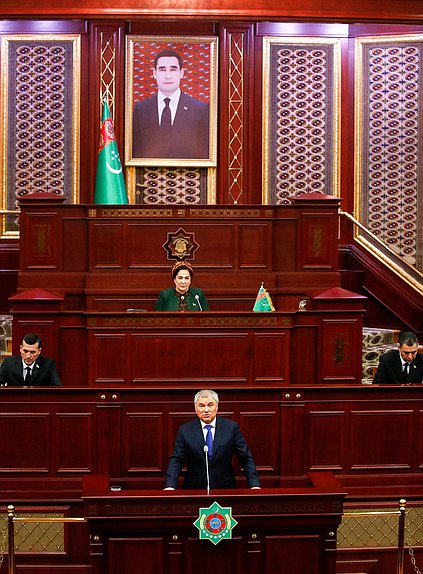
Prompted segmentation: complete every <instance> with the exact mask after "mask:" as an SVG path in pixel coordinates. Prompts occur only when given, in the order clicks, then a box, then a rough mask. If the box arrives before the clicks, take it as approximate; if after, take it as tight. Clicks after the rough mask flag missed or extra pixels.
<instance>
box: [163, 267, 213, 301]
mask: <svg viewBox="0 0 423 574" xmlns="http://www.w3.org/2000/svg"><path fill="white" fill-rule="evenodd" d="M193 275H194V272H193V270H192V267H191V265H190V264H189V263H188V262H187V261H177V262H176V263H175V265H174V266H173V267H172V279H173V282H174V283H175V287H171V288H170V289H165V290H164V291H162V292H161V293H160V295H159V298H158V299H157V301H156V311H208V310H209V304H208V303H207V299H206V298H205V296H204V293H203V292H202V290H201V289H196V288H195V287H191V281H192V277H193Z"/></svg>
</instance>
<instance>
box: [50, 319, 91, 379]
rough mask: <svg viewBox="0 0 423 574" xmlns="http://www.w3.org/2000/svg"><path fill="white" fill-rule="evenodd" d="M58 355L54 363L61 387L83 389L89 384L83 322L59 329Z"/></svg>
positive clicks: (86, 342)
mask: <svg viewBox="0 0 423 574" xmlns="http://www.w3.org/2000/svg"><path fill="white" fill-rule="evenodd" d="M58 338H59V345H60V346H59V355H58V359H57V363H56V367H57V370H58V372H59V375H60V378H61V381H62V384H63V386H65V387H85V386H87V385H88V383H89V380H90V379H89V375H88V372H89V364H90V361H89V360H88V349H89V347H88V331H87V329H86V326H85V321H84V320H81V322H79V324H69V323H65V324H63V322H62V324H61V325H60V327H59V337H58Z"/></svg>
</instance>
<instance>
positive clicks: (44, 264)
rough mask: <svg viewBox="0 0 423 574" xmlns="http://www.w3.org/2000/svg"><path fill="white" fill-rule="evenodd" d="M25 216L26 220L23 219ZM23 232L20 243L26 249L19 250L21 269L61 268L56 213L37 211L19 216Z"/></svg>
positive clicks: (59, 233) (60, 245)
mask: <svg viewBox="0 0 423 574" xmlns="http://www.w3.org/2000/svg"><path fill="white" fill-rule="evenodd" d="M25 217H27V218H28V221H25ZM24 230H25V231H24ZM23 233H26V234H27V235H26V236H25V237H22V235H21V238H22V243H23V244H24V245H26V246H27V247H28V249H26V250H22V251H21V252H20V256H21V270H22V271H27V270H29V269H41V268H42V269H43V271H46V270H55V271H59V270H61V269H62V259H61V256H62V232H61V225H60V222H59V220H58V214H57V213H54V212H50V213H42V211H38V212H34V213H28V214H26V216H24V218H21V234H23Z"/></svg>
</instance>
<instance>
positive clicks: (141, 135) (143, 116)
mask: <svg viewBox="0 0 423 574" xmlns="http://www.w3.org/2000/svg"><path fill="white" fill-rule="evenodd" d="M132 157H134V158H138V157H139V158H150V157H151V158H175V159H208V157H209V104H208V103H206V102H202V101H201V100H197V99H196V98H193V97H191V96H188V95H187V94H184V92H181V96H180V98H179V103H178V108H177V110H176V114H175V118H174V121H173V125H172V126H171V127H170V128H167V129H163V128H161V127H160V125H159V117H158V111H157V94H156V95H154V96H152V97H151V98H148V99H147V100H144V101H142V102H138V103H137V104H136V106H135V108H134V114H133V127H132Z"/></svg>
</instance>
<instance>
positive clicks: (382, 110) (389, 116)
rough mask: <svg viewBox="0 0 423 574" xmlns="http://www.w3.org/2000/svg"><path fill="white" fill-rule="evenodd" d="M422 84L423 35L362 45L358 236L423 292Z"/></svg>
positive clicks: (358, 54) (359, 46) (362, 41)
mask: <svg viewBox="0 0 423 574" xmlns="http://www.w3.org/2000/svg"><path fill="white" fill-rule="evenodd" d="M422 80H423V36H422V35H412V36H411V35H410V36H400V37H398V36H397V37H378V38H361V39H357V40H356V91H355V102H356V138H355V139H356V142H357V147H356V154H355V160H356V162H355V166H356V168H355V197H356V202H355V203H356V205H355V215H356V218H357V219H358V220H359V221H360V222H361V223H362V224H363V225H364V226H365V228H366V229H368V230H369V232H370V233H369V234H367V233H366V232H365V231H364V233H361V232H360V233H359V234H358V236H357V238H358V239H359V240H360V241H361V242H362V243H364V244H365V245H367V246H368V247H369V248H370V249H371V250H373V251H374V252H375V253H376V254H377V255H378V256H380V257H381V258H382V259H384V260H385V261H386V262H388V264H389V265H390V267H391V268H393V269H394V270H395V271H397V272H399V273H400V274H401V275H403V276H404V275H406V276H408V282H409V283H411V284H412V285H416V286H418V285H420V289H421V282H422V279H423V273H422V272H423V227H422V218H423V190H422V181H423V179H422V176H423V153H422V147H421V137H422V127H423V123H422V120H423V112H422V105H423V99H422V90H421V85H422ZM372 235H373V237H372ZM377 240H379V241H381V242H382V243H379V242H378V241H377Z"/></svg>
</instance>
